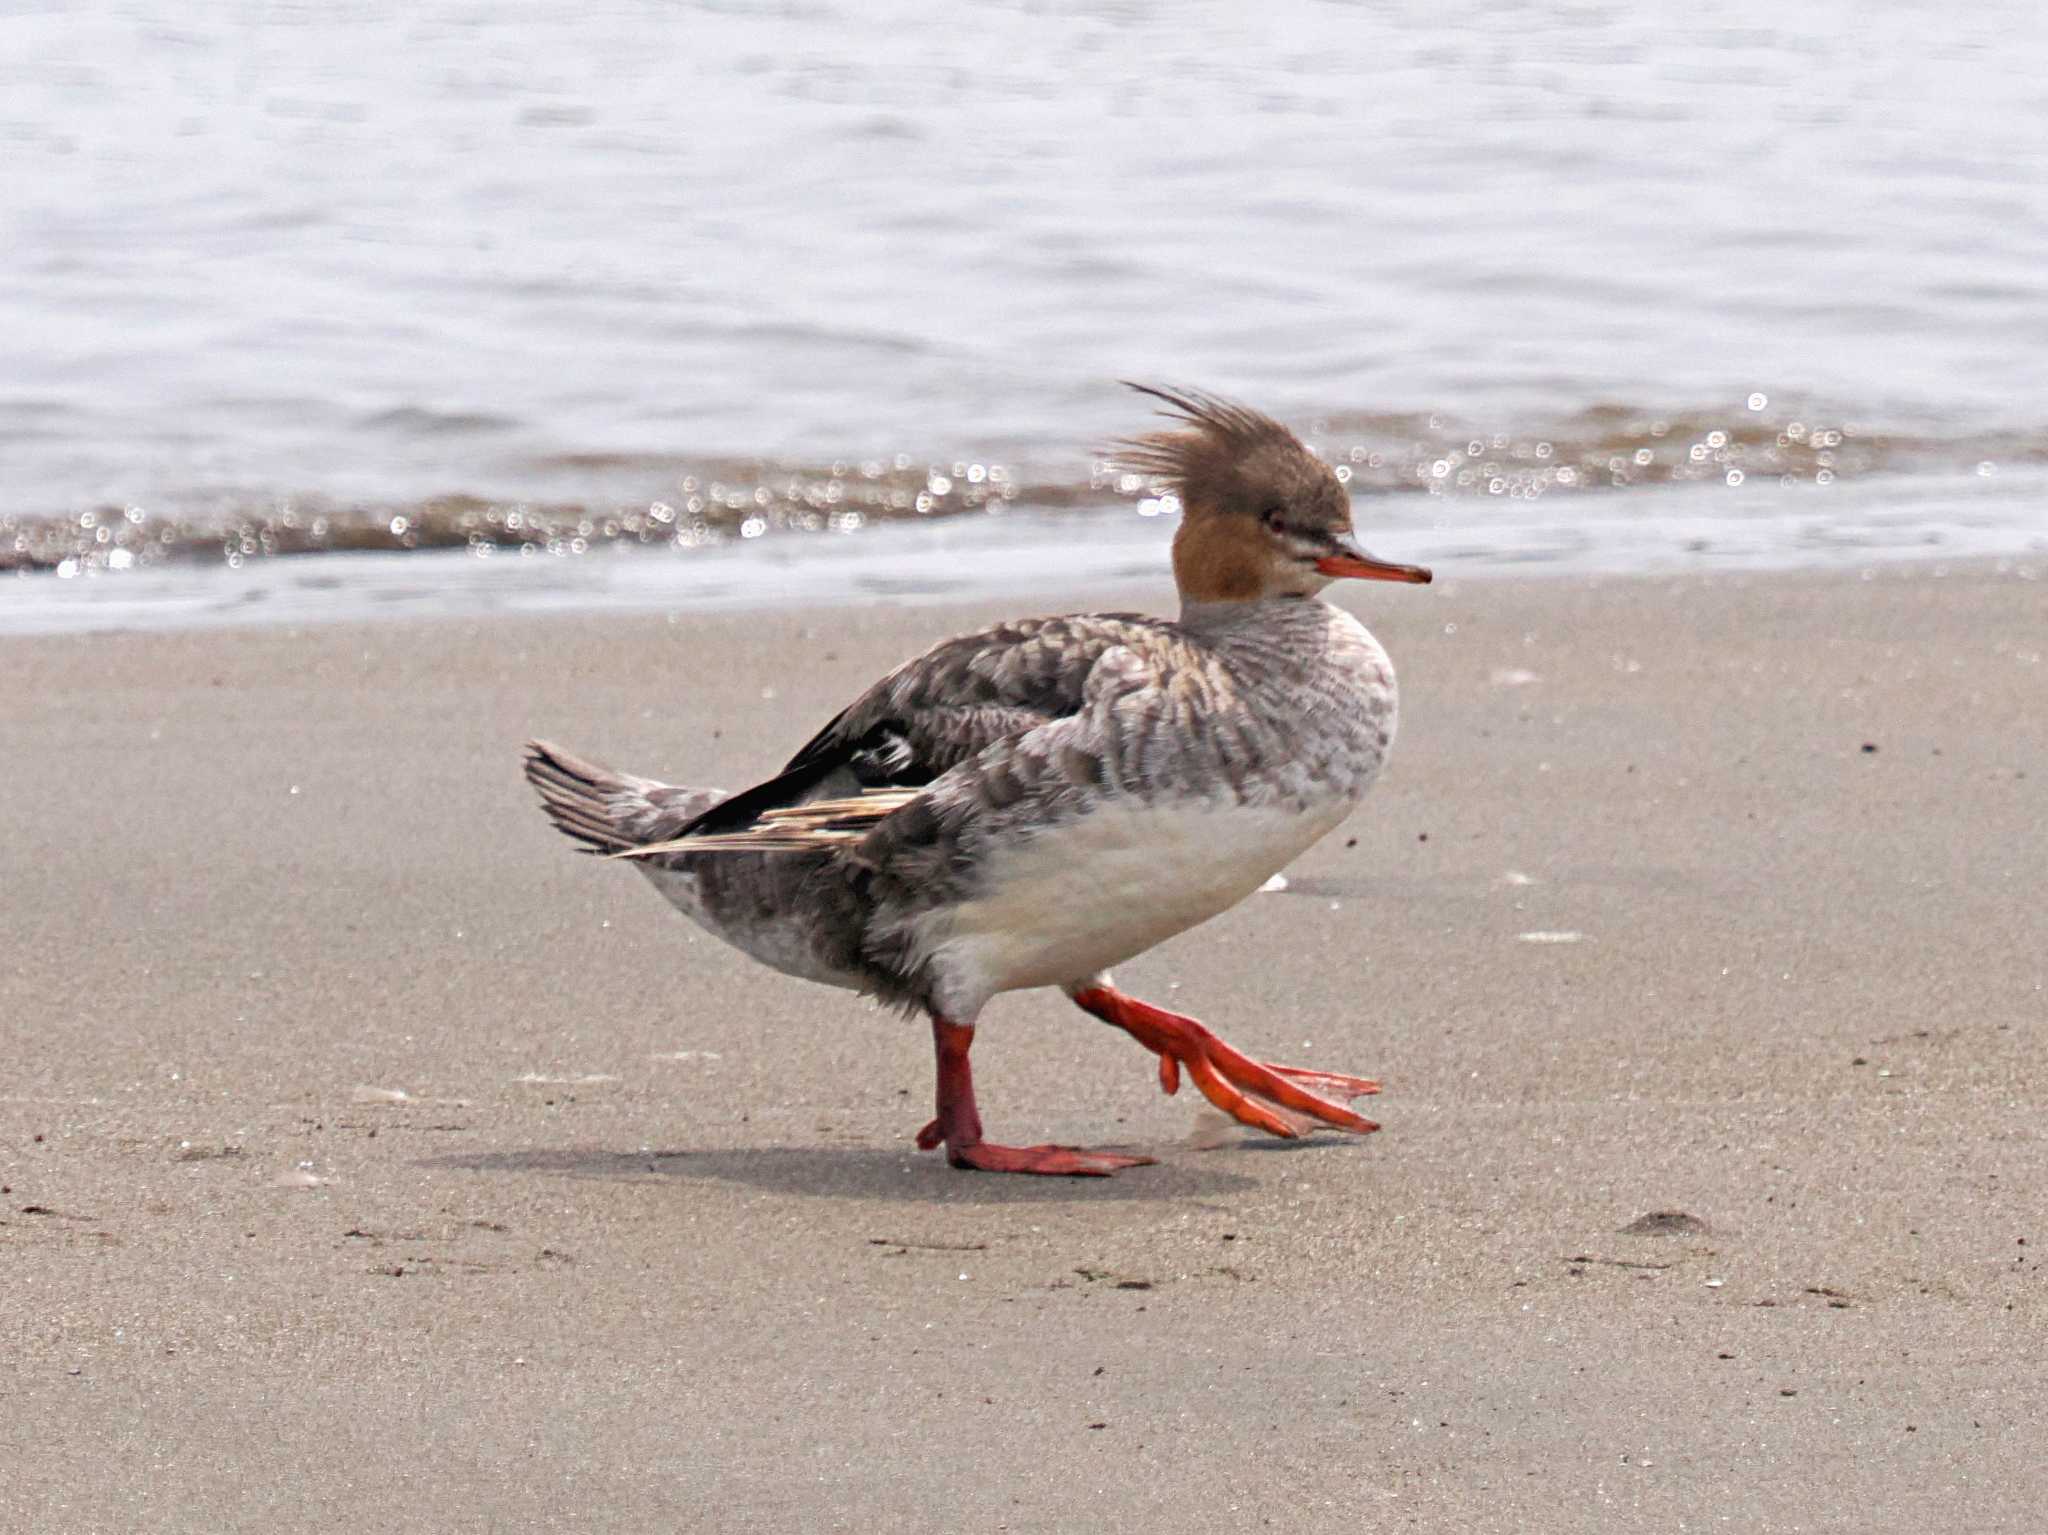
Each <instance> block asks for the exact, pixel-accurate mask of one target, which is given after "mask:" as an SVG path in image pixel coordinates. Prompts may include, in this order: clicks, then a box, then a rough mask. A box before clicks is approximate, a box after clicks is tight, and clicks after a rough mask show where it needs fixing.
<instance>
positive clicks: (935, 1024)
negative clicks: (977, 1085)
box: [917, 1013, 1152, 1178]
mask: <svg viewBox="0 0 2048 1535" xmlns="http://www.w3.org/2000/svg"><path fill="white" fill-rule="evenodd" d="M932 1043H933V1044H934V1045H935V1046H937V1049H938V1056H939V1114H938V1118H936V1119H934V1120H933V1121H932V1122H931V1123H930V1124H928V1125H926V1126H925V1127H924V1128H923V1129H922V1130H920V1131H918V1132H917V1145H918V1149H919V1150H920V1151H932V1150H935V1149H936V1148H938V1147H939V1146H942V1145H943V1146H944V1147H945V1148H946V1160H947V1161H948V1162H951V1163H952V1164H953V1165H954V1166H955V1167H977V1168H980V1169H981V1170H982V1171H983V1172H990V1173H1050V1174H1053V1175H1055V1176H1066V1177H1074V1178H1107V1177H1108V1176H1109V1175H1110V1174H1111V1173H1113V1172H1115V1171H1116V1170H1117V1169H1118V1168H1122V1167H1142V1166H1144V1165H1146V1164H1147V1163H1149V1162H1150V1161H1151V1160H1152V1158H1150V1157H1136V1156H1126V1155H1124V1154H1122V1153H1120V1152H1115V1151H1083V1150H1081V1149H1080V1148H1079V1147H1075V1146H996V1145H991V1144H990V1143H989V1142H987V1141H985V1140H983V1139H982V1138H981V1114H980V1112H979V1111H978V1110H976V1108H975V1106H974V1072H973V1068H972V1067H970V1066H969V1065H968V1063H967V1052H968V1051H969V1050H970V1049H972V1048H973V1046H974V1026H973V1025H972V1024H964V1023H949V1022H947V1021H946V1020H945V1019H944V1018H941V1017H940V1016H939V1015H938V1014H937V1013H934V1014H932Z"/></svg>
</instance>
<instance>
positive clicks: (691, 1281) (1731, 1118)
mask: <svg viewBox="0 0 2048 1535" xmlns="http://www.w3.org/2000/svg"><path fill="white" fill-rule="evenodd" d="M1449 575H1450V578H1449V579H1444V580H1442V581H1441V582H1440V584H1439V585H1438V586H1436V587H1434V588H1432V589H1429V590H1427V591H1415V592H1406V591H1400V592H1386V591H1373V592H1368V593H1362V594H1357V595H1359V596H1360V597H1362V598H1364V599H1365V600H1364V601H1363V602H1362V604H1361V606H1360V609H1359V610H1360V611H1361V612H1362V613H1364V614H1365V615H1366V616H1367V618H1368V620H1369V621H1370V622H1371V623H1372V624H1373V626H1374V628H1375V630H1376V632H1378V633H1379V634H1380V636H1381V637H1382V639H1383V640H1384V641H1385V643H1386V644H1387V646H1388V648H1389V650H1390V651H1391V652H1392V653H1393V655H1394V657H1395V660H1396V663H1397V665H1398V666H1399V668H1400V673H1401V678H1402V684H1403V694H1404V717H1403V727H1402V737H1401V740H1400V743H1399V745H1398V748H1397V750H1396V752H1395V756H1394V760H1393V764H1392V766H1391V768H1390V770H1389V772H1388V774H1387V776H1386V778H1385V779H1384V780H1383V782H1382V783H1381V785H1380V787H1379V788H1378V789H1377V790H1376V791H1375V793H1374V795H1373V797H1372V798H1371V799H1370V800H1369V801H1368V803H1367V806H1366V807H1365V809H1364V810H1363V811H1362V812H1361V813H1360V814H1359V815H1358V816H1357V817H1356V818H1354V820H1353V821H1352V822H1351V823H1350V825H1348V826H1347V827H1346V828H1345V829H1344V830H1343V831H1341V832H1340V833H1339V834H1337V835H1336V836H1333V837H1332V838H1330V839H1328V840H1327V841H1326V842H1324V843H1323V844H1322V845H1320V846H1319V847H1317V848H1316V849H1314V850H1313V851H1312V852H1311V853H1310V854H1309V855H1308V856H1307V857H1306V858H1304V859H1303V860H1302V861H1301V862H1300V863H1299V864H1298V865H1297V866H1296V867H1294V868H1293V869H1291V870H1290V871H1289V877H1290V880H1291V887H1290V888H1289V889H1288V890H1287V891H1286V892H1284V893H1277V894H1267V895H1261V896H1258V897H1255V898H1254V899H1252V900H1251V901H1249V902H1247V903H1246V904H1245V905H1244V906H1242V907H1240V908H1239V909H1238V910H1236V911H1234V912H1232V913H1230V914H1228V915H1227V916H1225V917H1223V918H1221V919H1219V920H1218V921H1217V922H1215V923H1214V924H1212V925H1211V926H1209V927H1207V928H1204V929H1202V930H1200V931H1198V932H1196V933H1194V934H1191V935H1186V936H1183V937H1182V938H1180V939H1178V940H1176V941H1174V942H1173V943H1171V944H1169V945H1168V946H1166V947H1164V948H1162V949H1161V950H1159V951H1157V952H1155V953H1153V954H1151V955H1149V956H1147V957H1145V958H1144V959H1142V960H1141V961H1139V962H1136V963H1134V964H1132V965H1130V966H1128V967H1126V968H1125V969H1124V970H1123V971H1122V972H1120V975H1119V979H1120V981H1121V982H1122V983H1123V984H1124V985H1125V986H1126V987H1127V988H1128V989H1129V990H1131V991H1133V992H1135V993H1137V994H1138V995H1140V996H1148V997H1152V998H1154V999H1156V1000H1158V1001H1161V1002H1163V1003H1167V1004H1169V1005H1172V1006H1175V1007H1177V1008H1180V1009H1183V1010H1185V1011H1188V1012H1191V1013H1194V1014H1196V1015H1198V1016H1200V1017H1202V1018H1204V1019H1205V1020H1207V1021H1208V1022H1209V1023H1210V1024H1211V1025H1212V1026H1214V1027H1215V1028H1217V1029H1218V1031H1219V1032H1221V1033H1223V1034H1224V1035H1225V1036H1226V1037H1228V1038H1230V1039H1231V1040H1232V1041H1233V1042H1235V1043H1237V1044H1238V1045H1240V1046H1241V1047H1243V1048H1245V1049H1247V1050H1248V1051H1250V1052H1251V1053H1253V1054H1257V1055H1262V1056H1267V1057H1271V1058H1277V1059H1280V1060H1287V1061H1298V1062H1300V1063H1302V1064H1310V1065H1318V1066H1325V1067H1328V1068H1332V1069H1336V1070H1345V1071H1356V1072H1361V1073H1365V1074H1370V1075H1377V1076H1379V1077H1380V1078H1382V1080H1383V1081H1384V1082H1385V1084H1386V1091H1385V1093H1384V1094H1383V1095H1382V1096H1381V1097H1379V1098H1378V1099H1376V1100H1373V1102H1372V1103H1371V1104H1370V1105H1367V1107H1369V1108H1370V1109H1371V1112H1372V1113H1373V1114H1374V1116H1375V1117H1376V1118H1378V1119H1379V1120H1381V1121H1382V1123H1383V1124H1384V1126H1385V1129H1384V1130H1383V1131H1382V1133H1380V1134H1378V1135H1375V1136H1371V1137H1369V1138H1367V1139H1365V1140H1363V1141H1350V1140H1345V1139H1343V1138H1341V1137H1336V1136H1319V1137H1316V1138H1314V1139H1312V1140H1309V1141H1306V1142H1302V1143H1298V1144H1292V1145H1287V1144H1282V1143H1278V1142H1271V1141H1263V1140H1258V1139H1256V1138H1254V1137H1252V1136H1251V1135H1249V1133H1236V1132H1232V1133H1229V1134H1226V1135H1223V1136H1222V1137H1221V1139H1222V1140H1223V1142H1224V1144H1222V1145H1221V1146H1219V1147H1215V1148H1213V1149H1201V1143H1202V1142H1204V1141H1206V1140H1210V1139H1214V1138H1216V1137H1215V1136H1214V1135H1213V1134H1212V1133H1211V1132H1212V1131H1213V1128H1214V1127H1213V1126H1212V1124H1211V1122H1210V1121H1209V1119H1208V1118H1207V1117H1206V1116H1205V1113H1204V1111H1203V1110H1202V1108H1201V1106H1200V1104H1199V1100H1197V1099H1196V1098H1195V1097H1194V1095H1193V1094H1192V1093H1191V1092H1184V1093H1183V1094H1182V1095H1181V1097H1179V1098H1174V1099H1168V1098H1166V1097H1164V1096H1163V1095H1161V1093H1160V1092H1159V1091H1158V1088H1157V1085H1156V1081H1155V1079H1154V1075H1153V1070H1152V1062H1151V1059H1150V1057H1148V1056H1146V1055H1145V1054H1144V1053H1143V1052H1142V1051H1140V1050H1138V1049H1137V1048H1136V1047H1135V1046H1134V1045H1133V1044H1132V1043H1131V1042H1130V1041H1129V1040H1127V1039H1126V1038H1124V1037H1123V1036H1122V1035H1120V1034H1117V1033H1115V1032H1114V1031H1112V1030H1109V1029H1106V1028H1104V1027H1102V1026H1101V1025H1099V1024H1097V1023H1095V1022H1093V1021H1092V1020H1090V1019H1088V1018H1086V1017H1085V1016H1083V1015H1082V1014H1080V1013H1079V1012H1078V1011H1076V1010H1075V1009H1073V1008H1072V1007H1070V1006H1069V1005H1068V1004H1067V1003H1066V1002H1065V1001H1064V1000H1063V999H1061V998H1059V997H1057V996H1056V995H1053V994H1049V993H1032V994H1024V995H1017V996H1011V997H1007V998H1004V999H1001V1000H999V1001H998V1003H997V1004H996V1006H995V1007H994V1008H993V1009H992V1010H991V1015H990V1016H989V1017H988V1019H987V1020H986V1022H985V1026H984V1028H983V1029H982V1031H981V1035H982V1038H981V1043H980V1046H979V1048H978V1049H977V1051H976V1063H977V1066H978V1067H979V1073H978V1076H979V1083H980V1087H981V1093H982V1104H983V1109H984V1112H985V1113H986V1115H987V1118H988V1120H989V1128H990V1133H991V1134H992V1135H993V1136H995V1137H996V1138H998V1139H1010V1140H1013V1141H1025V1142H1028V1141H1036V1140H1044V1139H1053V1140H1065V1141H1077V1142H1082V1143H1102V1142H1115V1143H1122V1144H1129V1145H1132V1146H1136V1147H1139V1148H1142V1149H1144V1150H1147V1151H1151V1152H1153V1153H1155V1154H1157V1155H1158V1156H1159V1157H1160V1158H1161V1165H1160V1166H1157V1167H1151V1168H1142V1169H1138V1170H1135V1171H1133V1172H1129V1173H1126V1174H1123V1175H1121V1176H1119V1177H1117V1178H1116V1179H1114V1180H1110V1181H1106V1182H1095V1181H1069V1180H1054V1179H1045V1180H1037V1179H1024V1178H999V1177H990V1176H983V1175H972V1174H965V1173H957V1172H953V1171H951V1170H949V1169H948V1168H947V1167H946V1166H945V1165H944V1164H943V1162H942V1161H941V1160H940V1159H939V1158H938V1157H935V1156H931V1155H921V1154H918V1153H917V1152H916V1151H915V1150H914V1149H913V1147H912V1144H911V1136H912V1134H913V1133H914V1132H915V1131H916V1129H917V1128H918V1126H919V1125H920V1124H922V1123H923V1121H924V1119H925V1118H926V1117H927V1114H928V1111H929V1101H930V1079H931V1060H930V1044H929V1037H928V1035H927V1033H926V1032H925V1030H924V1029H923V1028H922V1027H920V1026H919V1025H916V1024H907V1023H905V1022H903V1021H901V1020H899V1019H897V1018H895V1017H894V1016H892V1015H890V1014H887V1013H884V1012H881V1011H879V1010H876V1009H875V1008H873V1007H871V1006H869V1005H868V1004H866V1003H863V1002H861V1001H859V1000H857V999H853V998H850V997H848V996H846V995H844V994H840V993H835V992H829V991H826V990H823V989H820V988H814V987H808V986H805V985H803V984H801V983H798V982H795V981H790V980H786V979H783V978H781V977H779V976H776V975H773V974H771V973H769V972H766V971H764V970H761V969H758V968H756V967H754V966H752V965H750V964H749V963H747V962H746V961H744V960H742V959H741V958H740V957H739V956H737V955H735V954H732V953H730V952H729V951H726V950H724V949H722V948H720V947H719V946H717V945H716V944H715V943H713V942H712V941H711V940H709V939H707V938H704V937H701V936H698V935H696V934H695V932H694V930H692V929H691V928H689V927H688V926H687V925H686V924H685V923H684V922H683V920H682V919H681V918H680V917H678V916H677V915H676V914H675V913H673V912H672V911H670V910H669V909H668V908H667V907H666V906H664V905H663V904H662V903H661V901H660V900H659V899H658V898H657V897H656V896H655V895H654V894H653V892H652V891H651V890H649V889H648V888H647V887H646V886H645V885H644V883H643V882H642V881H641V880H640V879H638V878H637V877H636V876H634V875H632V874H631V873H629V872H627V871H625V870H624V869H621V868H617V867H608V866H606V865H604V864H603V863H601V862H599V861H598V860H595V859H588V858H577V857H574V856H571V850H570V846H569V844H568V843H567V842H566V841H564V840H563V839H562V838H561V837H559V836H558V835H557V834H556V833H554V832H553V831H552V830H551V829H550V828H549V827H548V826H547V824H546V822H545V821H544V820H543V818H542V817H541V815H540V813H539V811H538V810H537V808H536V807H535V804H534V802H533V798H532V795H531V793H530V791H529V790H528V789H527V787H526V785H525V784H524V783H523V782H522V781H521V779H520V775H519V746H520V743H521V742H522V741H523V740H524V739H525V738H526V737H527V736H529V735H534V734H542V735H546V736H548V737H551V738H553V739H555V740H558V741H561V742H563V743H565V744H568V745H571V746H573V747H575V748H576V749H578V750H581V751H584V752H587V753H589V754H590V755H592V756H595V757H599V758H601V759H604V760H607V761H611V762H614V763H617V764H618V765H621V766H624V767H628V768H632V769H636V770H641V771H645V772H649V773H654V774H659V775H662V776H667V777H671V778H675V779H678V780H683V781H691V782H713V783H722V784H725V785H727V786H732V787H737V786H739V785H741V784H742V783H744V782H747V781H750V779H751V778H753V777H756V776H760V775H762V774H764V773H765V772H766V771H767V770H770V769H771V768H772V767H774V766H775V765H776V764H777V763H779V762H780V761H781V759H782V758H783V757H784V756H786V755H787V753H788V752H789V751H790V750H791V749H792V748H793V747H794V746H795V745H797V744H798V743H800V742H801V741H802V740H803V739H804V738H805V737H806V736H808V735H809V734H810V732H811V731H812V730H813V729H814V728H816V726H817V725H819V724H820V723H822V722H823V721H824V720H826V719H827V718H829V717H830V716H831V715H832V713H833V712H834V711H835V710H836V709H837V708H838V707H839V706H840V705H841V704H842V703H843V702H844V701H845V700H846V699H848V698H849V697H850V696H851V695H852V694H853V693H854V692H855V691H856V690H857V689H858V688H859V687H860V686H862V685H864V684H865V683H866V682H867V681H868V680H870V679H871V678H872V677H874V676H875V675H877V674H878V673H880V672H881V671H882V670H883V669H885V668H886V667H887V666H889V665H891V664H893V663H894V662H895V661H897V660H899V659H901V658H902V657H904V656H906V655H908V654H910V653H913V652H914V651H917V650H919V649H922V648H923V647H924V646H925V645H926V644H928V643H930V642H931V641H933V640H935V639H937V638H939V637H942V636H943V635H945V634H948V633H951V632H955V631H958V630H961V629H964V628H968V627H972V626H974V625H977V624H979V623H982V622H984V621H987V620H989V619H992V618H995V617H999V616H1003V615H1004V614H1006V613H1012V612H1035V611H1043V610H1045V609H1047V608H1049V607H1050V608H1057V607H1064V606H1067V605H1068V603H1067V602H1066V601H1065V600H1063V599H1061V598H1060V597H1059V596H1058V595H1057V594H1051V595H1044V594H1041V595H1039V596H1036V597H1034V596H1028V595H1027V596H1024V597H1020V598H1018V599H1015V600H1012V601H1009V602H1005V603H1001V604H993V605H982V606H977V607H974V608H938V607H892V606H876V607H873V608H867V609H858V610H848V611H832V612H817V613H805V612H782V613H767V614H747V615H737V614H736V615H727V616H717V617H708V618H691V619H689V620H687V621H675V622H669V621H664V620H663V619H662V618H660V617H655V618H651V619H647V618H630V619H609V620H608V619H605V618H602V617H584V618H572V617H561V618H522V619H516V620H515V619H500V620H490V621H479V622H469V621H452V620H451V621H446V622H440V623H420V624H411V623H409V624H403V625H398V624H392V625H384V626H358V627H333V628H309V629H304V630H298V631H293V630H285V629H279V630H267V631H264V630H240V631H237V632H235V633H233V634H232V635H228V634H216V633H181V634H175V635H146V634H130V635H103V636H67V637H57V638H44V639H22V640H12V641H8V642H5V643H4V644H0V668H4V675H5V677H6V679H7V685H6V687H5V688H4V689H0V783H4V785H5V792H4V793H0V1051H4V1056H0V1059H4V1062H5V1067H6V1070H5V1077H4V1082H0V1188H4V1194H0V1285H4V1294H5V1297H6V1300H5V1304H4V1305H0V1528H4V1529H7V1530H48V1531H100V1530H105V1531H133V1530H153V1531H154V1530H166V1531H188V1530H189V1531H222V1530H250V1531H255V1530H262V1531H276V1530H314V1529H317V1530H385V1529H393V1530H395V1529H435V1530H462V1531H468V1530H477V1531H482V1530H513V1529H519V1530H525V1529H533V1530H554V1529H562V1530H568V1529H593V1530H620V1531H627V1530H653V1529H672V1530H691V1531H695V1530H705V1531H725V1530H860V1531H866V1530H891V1531H893V1530H905V1531H912V1530H915V1531H922V1532H939V1531H949V1530H965V1529H977V1530H1002V1529H1007V1530H1011V1531H1047V1532H1050V1531H1074V1530H1116V1531H1132V1532H1134V1531H1171V1532H1175V1535H1186V1532H1192V1531H1207V1530H1240V1529H1248V1530H1266V1529H1271V1530H1276V1531H1329V1530H1339V1529H1342V1530H1368V1531H1370V1530H1380V1529H1388V1530H1392V1529H1409V1528H1415V1529H1422V1530H1455V1531H1460V1532H1492V1531H1500V1532H1517V1535H1522V1532H1532V1531H1540V1532H1549V1531H1573V1530H1610V1529H1612V1530H1623V1529H1628V1530H1686V1529H1692V1530H1703V1529H1709V1528H1712V1529H1732V1530H1741V1531H1745V1532H1774V1531H1832V1530H1843V1531H1848V1530H1855V1531H1865V1532H1867V1531H1894V1530H1896V1531H1907V1530H1916V1531H1917V1530H1922V1529H1925V1528H1928V1527H1930V1526H1934V1525H1939V1526H1940V1527H1944V1528H1950V1529H1955V1530H1959V1531H1962V1530H1967V1531H1971V1532H1983V1531H2006V1530H2010V1531H2016V1532H2017V1531H2030V1532H2032V1531H2038V1530H2039V1529H2040V1528H2041V1520H2042V1514H2041V1512H2040V1510H2041V1508H2042V1506H2043V1504H2044V1502H2048V1470H2044V1464H2048V1460H2044V1456H2043V1454H2042V1446H2043V1445H2044V1444H2048V1369H2044V1367H2043V1364H2042V1361H2043V1359H2044V1358H2048V1278H2044V1269H2048V1119H2044V1110H2048V1090H2044V1085H2043V1082H2044V1076H2043V1063H2044V1060H2048V920H2044V918H2043V915H2042V909H2041V899H2040V889H2041V878H2042V868H2043V855H2044V852H2048V831H2044V826H2048V660H2044V652H2048V582H2044V581H2043V580H2040V579H2035V578H2033V577H2032V576H2030V575H2029V574H2027V573H2023V572H2015V571H2012V570H1993V569H1981V568H1980V569H1964V570H1956V571H1950V572H1947V573H1941V574H1937V573H1936V571H1935V570H1934V569H1933V568H1932V567H1925V566H1923V567H1908V568H1891V569H1885V570H1883V571H1881V572H1879V573H1877V574H1876V575H1875V576H1874V577H1872V578H1870V579H1859V578H1857V577H1856V576H1854V575H1849V576H1836V575H1829V576H1818V575H1784V576H1771V577H1722V578H1717V579H1707V578H1696V577H1695V578H1686V579H1671V580H1648V579H1634V580H1611V581H1605V582H1597V583H1589V582H1579V581H1574V582H1563V581H1528V582H1514V581H1485V582H1473V581H1461V580H1459V579H1457V578H1456V577H1455V573H1454V572H1453V573H1449ZM0 600H5V599H4V597H0ZM1168 603H1169V594H1168V592H1167V590H1166V589H1165V587H1164V586H1163V585H1160V586H1151V587H1144V588H1139V589H1135V590H1132V591H1130V592H1129V593H1127V594H1125V596H1124V599H1123V600H1122V601H1121V602H1117V603H1093V604H1091V605H1094V606H1105V607H1107V606H1137V607H1145V608H1150V609H1153V610H1160V609H1162V608H1165V607H1166V606H1167V605H1168Z"/></svg>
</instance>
